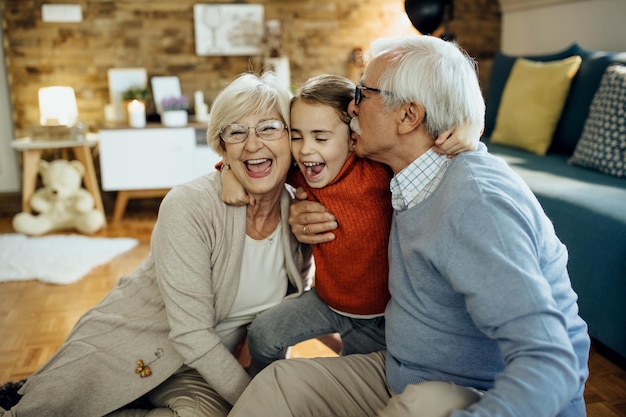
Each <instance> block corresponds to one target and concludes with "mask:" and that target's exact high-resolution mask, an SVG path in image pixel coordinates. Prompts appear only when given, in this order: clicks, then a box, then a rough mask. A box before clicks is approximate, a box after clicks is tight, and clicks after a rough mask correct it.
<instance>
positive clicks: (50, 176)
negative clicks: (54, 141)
mask: <svg viewBox="0 0 626 417" xmlns="http://www.w3.org/2000/svg"><path fill="white" fill-rule="evenodd" d="M39 174H40V175H41V179H42V183H43V187H42V188H39V189H38V190H37V191H35V193H34V194H33V196H32V198H31V199H30V205H31V208H32V209H33V211H35V212H37V214H31V213H27V212H21V213H18V214H17V215H15V217H13V229H14V230H15V231H16V232H18V233H24V234H27V235H33V236H38V235H43V234H46V233H49V232H54V231H59V230H68V229H76V230H78V231H79V232H81V233H94V232H97V231H98V230H100V229H101V228H102V227H103V226H104V225H105V223H106V220H105V218H104V216H103V215H102V213H101V212H100V211H98V210H96V209H95V208H94V199H93V196H92V195H91V194H90V193H89V192H88V191H87V190H86V189H84V188H82V179H83V176H84V174H85V167H84V166H83V164H82V163H81V162H80V161H66V160H64V159H57V160H54V161H51V162H48V161H44V160H41V161H40V162H39Z"/></svg>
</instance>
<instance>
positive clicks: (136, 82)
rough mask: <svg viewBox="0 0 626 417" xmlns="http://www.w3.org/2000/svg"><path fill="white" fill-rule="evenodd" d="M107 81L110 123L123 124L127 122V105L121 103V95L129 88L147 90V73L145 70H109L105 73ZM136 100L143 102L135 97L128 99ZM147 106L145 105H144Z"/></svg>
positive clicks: (140, 98)
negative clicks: (111, 111)
mask: <svg viewBox="0 0 626 417" xmlns="http://www.w3.org/2000/svg"><path fill="white" fill-rule="evenodd" d="M107 75H108V80H109V104H111V105H112V106H113V114H111V115H110V116H112V117H109V119H110V121H116V122H123V121H126V120H128V118H127V115H126V106H127V105H128V103H123V102H122V93H124V92H125V91H127V90H130V89H131V88H137V87H138V88H139V89H144V90H146V91H148V90H147V88H148V71H147V70H146V69H145V68H110V69H109V70H108V71H107ZM129 98H130V99H131V100H132V99H137V100H140V101H142V100H144V99H143V98H142V97H137V96H135V95H133V96H131V97H129ZM144 104H146V105H147V103H144Z"/></svg>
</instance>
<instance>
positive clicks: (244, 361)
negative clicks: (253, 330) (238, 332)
mask: <svg viewBox="0 0 626 417" xmlns="http://www.w3.org/2000/svg"><path fill="white" fill-rule="evenodd" d="M235 358H237V362H239V365H241V367H242V368H243V369H248V368H250V365H252V356H251V355H250V349H248V338H247V337H246V338H245V339H244V341H243V343H241V344H240V345H239V346H237V349H236V350H235Z"/></svg>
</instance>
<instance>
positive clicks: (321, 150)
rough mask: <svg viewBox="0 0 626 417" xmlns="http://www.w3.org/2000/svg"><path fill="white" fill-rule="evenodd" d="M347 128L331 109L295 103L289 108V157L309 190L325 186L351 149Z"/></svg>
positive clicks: (323, 106) (300, 101) (299, 102)
mask: <svg viewBox="0 0 626 417" xmlns="http://www.w3.org/2000/svg"><path fill="white" fill-rule="evenodd" d="M350 134H351V133H350V127H349V126H348V125H347V124H346V123H344V122H343V121H341V119H340V118H339V115H338V114H337V112H336V111H335V109H334V108H332V107H330V106H326V105H323V104H312V103H307V102H304V101H302V100H300V99H297V100H295V101H294V102H293V104H292V106H291V153H292V154H293V157H294V159H295V160H296V162H297V163H298V167H299V168H300V171H302V173H303V174H304V178H305V179H306V182H307V183H308V184H309V185H310V186H311V187H313V188H322V187H325V186H326V185H328V184H329V183H330V182H331V181H332V180H333V179H334V178H335V177H336V176H337V174H339V171H341V168H342V167H343V165H344V163H345V162H346V160H347V159H348V156H349V155H350V153H351V148H352V139H351V138H350Z"/></svg>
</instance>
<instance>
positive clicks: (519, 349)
mask: <svg viewBox="0 0 626 417" xmlns="http://www.w3.org/2000/svg"><path fill="white" fill-rule="evenodd" d="M566 265H567V250H566V248H565V246H564V245H563V244H562V243H561V242H560V241H559V239H558V238H557V236H556V235H555V232H554V228H553V226H552V223H551V222H550V220H549V219H548V218H547V217H546V215H545V214H544V212H543V210H542V208H541V206H540V205H539V203H538V202H537V200H536V199H535V197H534V195H533V194H532V192H531V191H530V190H529V188H528V187H527V186H526V185H525V183H524V182H523V180H522V179H521V178H519V177H518V176H517V174H515V173H514V172H513V171H512V170H511V169H510V168H509V167H508V166H507V165H506V163H505V162H504V161H502V160H501V159H499V158H496V157H494V156H491V155H489V154H488V153H487V151H486V148H485V147H484V145H482V144H481V145H480V148H479V150H478V151H476V152H472V153H465V154H462V155H461V156H458V157H457V158H455V159H454V160H453V161H452V162H451V164H450V166H449V168H448V170H447V172H446V174H445V176H444V178H443V180H442V181H441V183H440V184H439V186H438V188H437V189H436V190H435V192H434V193H433V194H432V195H431V196H430V197H429V198H427V199H426V200H425V201H423V202H421V203H419V204H418V205H417V206H415V207H413V208H410V209H408V210H406V211H404V212H401V213H396V214H395V215H394V219H393V224H392V230H391V239H390V267H391V270H390V283H389V285H390V290H391V295H392V299H391V301H390V303H389V305H388V307H387V311H386V329H387V345H388V352H387V377H388V382H389V385H390V387H391V389H392V390H393V391H395V392H396V393H399V392H402V391H403V390H404V388H405V387H406V385H407V384H413V383H418V382H421V381H424V380H443V381H452V382H455V383H457V384H459V385H463V386H471V387H474V388H477V389H480V390H488V392H487V393H486V394H485V395H484V396H483V398H482V399H481V401H479V402H478V403H476V404H474V405H473V406H471V407H470V408H469V409H468V410H467V411H463V412H461V411H457V412H454V413H452V416H453V417H461V416H499V417H505V416H523V417H530V416H532V417H542V416H546V417H548V416H551V417H553V416H557V415H558V416H559V417H565V416H568V417H572V416H576V417H580V416H584V415H585V414H584V403H583V400H582V398H583V397H582V396H583V390H584V383H585V381H586V379H587V376H588V369H587V358H588V353H589V346H590V340H589V337H588V334H587V325H586V323H585V322H584V321H583V320H582V319H581V318H580V317H579V316H578V305H577V303H576V300H577V296H576V294H575V293H574V291H573V290H572V287H571V284H570V281H569V276H568V273H567V270H566Z"/></svg>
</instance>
